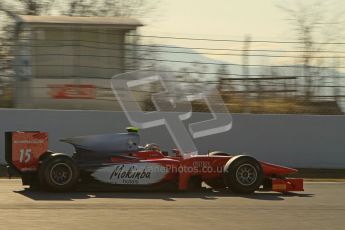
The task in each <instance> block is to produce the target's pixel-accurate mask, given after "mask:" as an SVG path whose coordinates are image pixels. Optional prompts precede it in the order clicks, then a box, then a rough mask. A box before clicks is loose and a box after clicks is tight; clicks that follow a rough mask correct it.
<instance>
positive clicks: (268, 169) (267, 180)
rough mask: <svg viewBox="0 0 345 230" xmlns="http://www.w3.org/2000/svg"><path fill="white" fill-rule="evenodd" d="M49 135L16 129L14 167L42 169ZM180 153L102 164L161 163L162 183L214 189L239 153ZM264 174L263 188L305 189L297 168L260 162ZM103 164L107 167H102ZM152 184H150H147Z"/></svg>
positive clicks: (121, 157) (140, 154)
mask: <svg viewBox="0 0 345 230" xmlns="http://www.w3.org/2000/svg"><path fill="white" fill-rule="evenodd" d="M47 150H48V134H47V133H45V132H13V133H12V143H11V156H10V157H11V159H6V160H7V161H8V162H12V164H13V165H14V167H15V168H16V169H17V170H18V171H20V172H21V173H26V172H35V171H37V170H38V164H39V159H40V157H41V156H43V155H44V154H46V153H47ZM175 153H176V156H165V155H164V154H163V153H161V152H160V151H137V152H130V153H124V154H117V155H114V156H112V157H110V158H109V159H108V161H107V162H103V163H102V165H107V166H109V165H110V166H112V165H126V164H127V165H136V164H137V165H139V164H150V165H159V166H163V168H165V169H168V170H167V172H165V173H164V174H161V177H159V178H160V179H159V181H155V182H154V183H153V184H159V183H163V182H169V181H177V182H178V189H179V190H186V189H187V188H188V183H189V181H190V179H191V178H193V177H198V178H199V179H200V180H201V181H204V182H205V183H206V184H208V185H209V186H211V187H213V188H222V187H224V185H223V175H224V166H225V165H226V164H227V162H228V161H229V160H230V159H231V158H233V157H238V156H218V155H217V156H211V155H208V154H207V155H195V156H190V157H184V156H181V154H180V153H179V151H177V150H175ZM260 164H261V166H262V169H263V173H264V183H263V189H265V190H270V191H277V192H289V191H303V179H291V178H286V177H285V176H286V175H289V174H293V173H295V172H297V170H296V169H292V168H287V167H283V166H278V165H274V164H269V163H266V162H260ZM101 167H103V166H101ZM147 185H150V184H147Z"/></svg>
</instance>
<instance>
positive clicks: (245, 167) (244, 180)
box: [224, 156, 264, 194]
mask: <svg viewBox="0 0 345 230" xmlns="http://www.w3.org/2000/svg"><path fill="white" fill-rule="evenodd" d="M263 178H264V174H263V170H262V167H261V164H260V163H259V162H258V161H257V160H256V159H254V158H252V157H249V156H241V157H238V158H237V159H234V160H233V161H232V160H231V159H230V160H229V162H228V163H227V164H226V165H225V167H224V183H225V185H226V186H227V187H228V188H229V189H230V190H231V191H233V192H235V193H241V194H250V193H253V192H254V191H255V190H257V189H258V188H259V187H260V185H261V184H262V181H263Z"/></svg>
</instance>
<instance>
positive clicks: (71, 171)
mask: <svg viewBox="0 0 345 230" xmlns="http://www.w3.org/2000/svg"><path fill="white" fill-rule="evenodd" d="M38 176H39V180H40V184H41V186H43V187H44V188H45V189H47V190H48V191H52V192H66V191H71V190H73V189H74V188H75V186H76V184H77V182H78V178H79V171H78V168H77V166H76V165H75V163H74V162H73V160H72V159H71V158H69V157H67V156H50V157H48V158H47V159H45V160H44V161H43V163H42V165H41V167H40V169H39V172H38Z"/></svg>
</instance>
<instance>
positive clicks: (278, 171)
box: [261, 162, 298, 175]
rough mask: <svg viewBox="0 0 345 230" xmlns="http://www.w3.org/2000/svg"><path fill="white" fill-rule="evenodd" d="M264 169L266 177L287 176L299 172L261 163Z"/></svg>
mask: <svg viewBox="0 0 345 230" xmlns="http://www.w3.org/2000/svg"><path fill="white" fill-rule="evenodd" d="M261 166H262V169H263V170H264V174H265V175H273V174H275V175H287V174H293V173H296V172H298V170H297V169H293V168H288V167H284V166H280V165H274V164H269V163H265V162H261Z"/></svg>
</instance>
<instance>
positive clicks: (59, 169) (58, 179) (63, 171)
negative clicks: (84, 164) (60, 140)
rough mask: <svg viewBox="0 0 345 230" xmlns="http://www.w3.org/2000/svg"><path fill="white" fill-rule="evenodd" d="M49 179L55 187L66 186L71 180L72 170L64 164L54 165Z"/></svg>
mask: <svg viewBox="0 0 345 230" xmlns="http://www.w3.org/2000/svg"><path fill="white" fill-rule="evenodd" d="M50 179H51V180H52V182H53V183H54V184H56V185H60V186H63V185H66V184H68V183H69V182H70V181H71V180H72V168H71V167H70V166H69V165H68V164H66V163H58V164H55V165H54V166H53V167H52V168H51V170H50Z"/></svg>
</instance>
